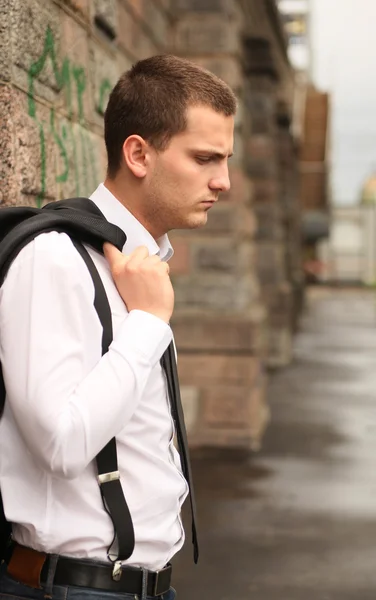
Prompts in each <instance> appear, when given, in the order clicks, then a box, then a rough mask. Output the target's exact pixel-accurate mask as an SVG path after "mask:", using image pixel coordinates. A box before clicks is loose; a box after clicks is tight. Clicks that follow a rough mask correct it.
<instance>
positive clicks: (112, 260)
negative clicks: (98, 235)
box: [103, 242, 170, 274]
mask: <svg viewBox="0 0 376 600" xmlns="http://www.w3.org/2000/svg"><path fill="white" fill-rule="evenodd" d="M103 253H104V256H105V257H106V259H107V261H108V263H109V265H110V268H111V269H112V270H113V269H114V268H116V269H120V268H121V267H124V266H125V265H126V264H127V265H128V266H129V268H131V269H132V270H133V269H137V268H138V267H139V266H140V265H141V263H143V261H144V260H145V259H148V263H149V265H150V266H151V265H155V266H157V265H159V266H160V268H161V270H163V271H164V272H166V273H167V274H169V272H170V267H169V265H168V264H167V263H166V262H163V261H161V259H160V257H159V256H158V255H156V254H154V255H152V256H149V250H148V249H147V248H146V246H138V247H137V248H136V249H135V250H133V252H131V254H129V255H128V256H127V255H126V254H123V253H122V252H120V250H118V249H117V248H116V246H113V245H112V244H110V243H108V242H105V243H104V244H103Z"/></svg>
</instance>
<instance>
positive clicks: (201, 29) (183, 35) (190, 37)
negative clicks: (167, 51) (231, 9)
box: [174, 14, 240, 56]
mask: <svg viewBox="0 0 376 600" xmlns="http://www.w3.org/2000/svg"><path fill="white" fill-rule="evenodd" d="M174 47H175V49H176V51H177V52H178V53H183V54H186V55H190V56H191V55H193V56H195V55H200V54H206V53H207V54H215V53H228V54H238V53H240V36H239V30H238V25H237V24H236V23H235V22H233V21H228V20H226V19H223V17H222V16H217V15H206V14H201V15H194V14H188V15H187V16H186V17H184V18H182V19H181V20H180V21H179V22H178V23H177V25H176V29H175V44H174Z"/></svg>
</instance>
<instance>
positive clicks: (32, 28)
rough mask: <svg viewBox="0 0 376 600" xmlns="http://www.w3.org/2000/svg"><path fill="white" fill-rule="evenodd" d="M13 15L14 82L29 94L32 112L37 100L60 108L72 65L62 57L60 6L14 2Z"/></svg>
mask: <svg viewBox="0 0 376 600" xmlns="http://www.w3.org/2000/svg"><path fill="white" fill-rule="evenodd" d="M11 15H12V19H11V29H10V32H9V35H10V38H11V44H12V62H13V78H14V80H15V82H16V83H17V84H18V85H19V86H20V87H21V88H23V89H26V90H28V91H29V94H30V98H31V99H30V112H32V110H33V102H34V99H35V98H43V99H44V100H47V101H49V102H51V103H56V102H57V103H59V104H60V102H61V98H60V97H59V93H60V92H61V90H63V88H65V87H66V84H67V79H68V77H69V69H68V66H69V65H67V63H66V62H63V60H62V56H61V50H60V12H59V9H58V7H57V5H56V4H55V3H53V2H48V3H40V2H38V0H13V2H12V11H11ZM31 116H33V115H31Z"/></svg>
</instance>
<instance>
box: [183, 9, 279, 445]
mask: <svg viewBox="0 0 376 600" xmlns="http://www.w3.org/2000/svg"><path fill="white" fill-rule="evenodd" d="M175 17H176V25H175V32H174V33H175V35H174V52H175V53H176V54H180V55H181V56H185V57H188V58H189V59H191V60H193V61H195V62H196V63H198V64H200V65H202V66H204V67H206V68H208V69H209V70H211V71H212V72H214V73H216V74H217V75H219V76H220V77H222V79H224V80H225V81H226V82H227V83H229V84H230V85H231V86H232V88H233V89H234V91H235V93H236V94H237V96H238V98H239V112H238V115H237V122H236V141H235V155H234V158H233V159H231V167H230V179H231V183H232V187H231V190H230V192H229V193H227V194H225V195H223V197H222V199H221V200H220V202H219V203H218V204H217V205H216V207H215V208H213V209H212V211H211V212H210V214H209V219H208V224H207V225H206V227H205V228H204V229H201V230H197V231H193V232H181V233H178V234H176V235H174V236H173V243H174V246H175V248H176V249H177V253H176V254H177V260H176V261H175V262H173V263H172V276H173V283H174V288H175V291H176V308H175V313H174V318H173V328H174V331H175V335H176V341H177V346H178V351H179V365H178V366H179V372H180V377H181V383H182V386H183V387H182V391H183V401H184V403H185V409H186V415H187V420H188V425H189V428H190V434H191V435H190V439H191V442H192V444H194V445H223V446H234V447H236V446H238V447H246V448H250V447H253V448H257V447H258V446H259V443H260V438H261V435H262V432H263V429H264V426H265V423H266V421H267V414H268V411H267V407H266V404H265V375H264V372H263V367H262V365H263V358H264V355H265V330H264V322H265V310H264V309H263V307H262V306H261V305H260V298H259V284H258V280H257V275H256V271H255V262H254V251H255V246H254V241H253V236H254V231H255V217H254V213H253V210H252V182H251V181H250V179H249V177H248V175H247V173H246V172H245V170H244V129H243V127H244V125H245V114H244V106H243V92H244V77H243V72H242V63H241V57H242V45H241V35H240V34H241V25H242V23H243V15H242V12H241V10H240V8H239V6H238V4H237V3H235V2H234V3H225V2H221V1H220V0H199V1H198V0H179V1H178V2H177V3H176V14H175Z"/></svg>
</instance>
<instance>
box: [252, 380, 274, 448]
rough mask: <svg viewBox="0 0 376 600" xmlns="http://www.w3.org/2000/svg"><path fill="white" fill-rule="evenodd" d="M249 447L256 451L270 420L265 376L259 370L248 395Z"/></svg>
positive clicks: (259, 446)
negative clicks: (255, 381)
mask: <svg viewBox="0 0 376 600" xmlns="http://www.w3.org/2000/svg"><path fill="white" fill-rule="evenodd" d="M249 403H250V407H249V408H250V419H249V420H250V422H249V433H250V440H249V441H250V449H251V450H253V451H255V452H257V451H258V450H260V448H261V442H262V438H263V435H264V433H265V430H266V428H267V426H268V424H269V422H270V408H269V405H268V403H267V377H266V376H265V374H264V373H263V372H262V371H260V375H259V377H258V380H257V383H256V384H255V385H254V386H253V388H252V390H251V392H250V396H249Z"/></svg>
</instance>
